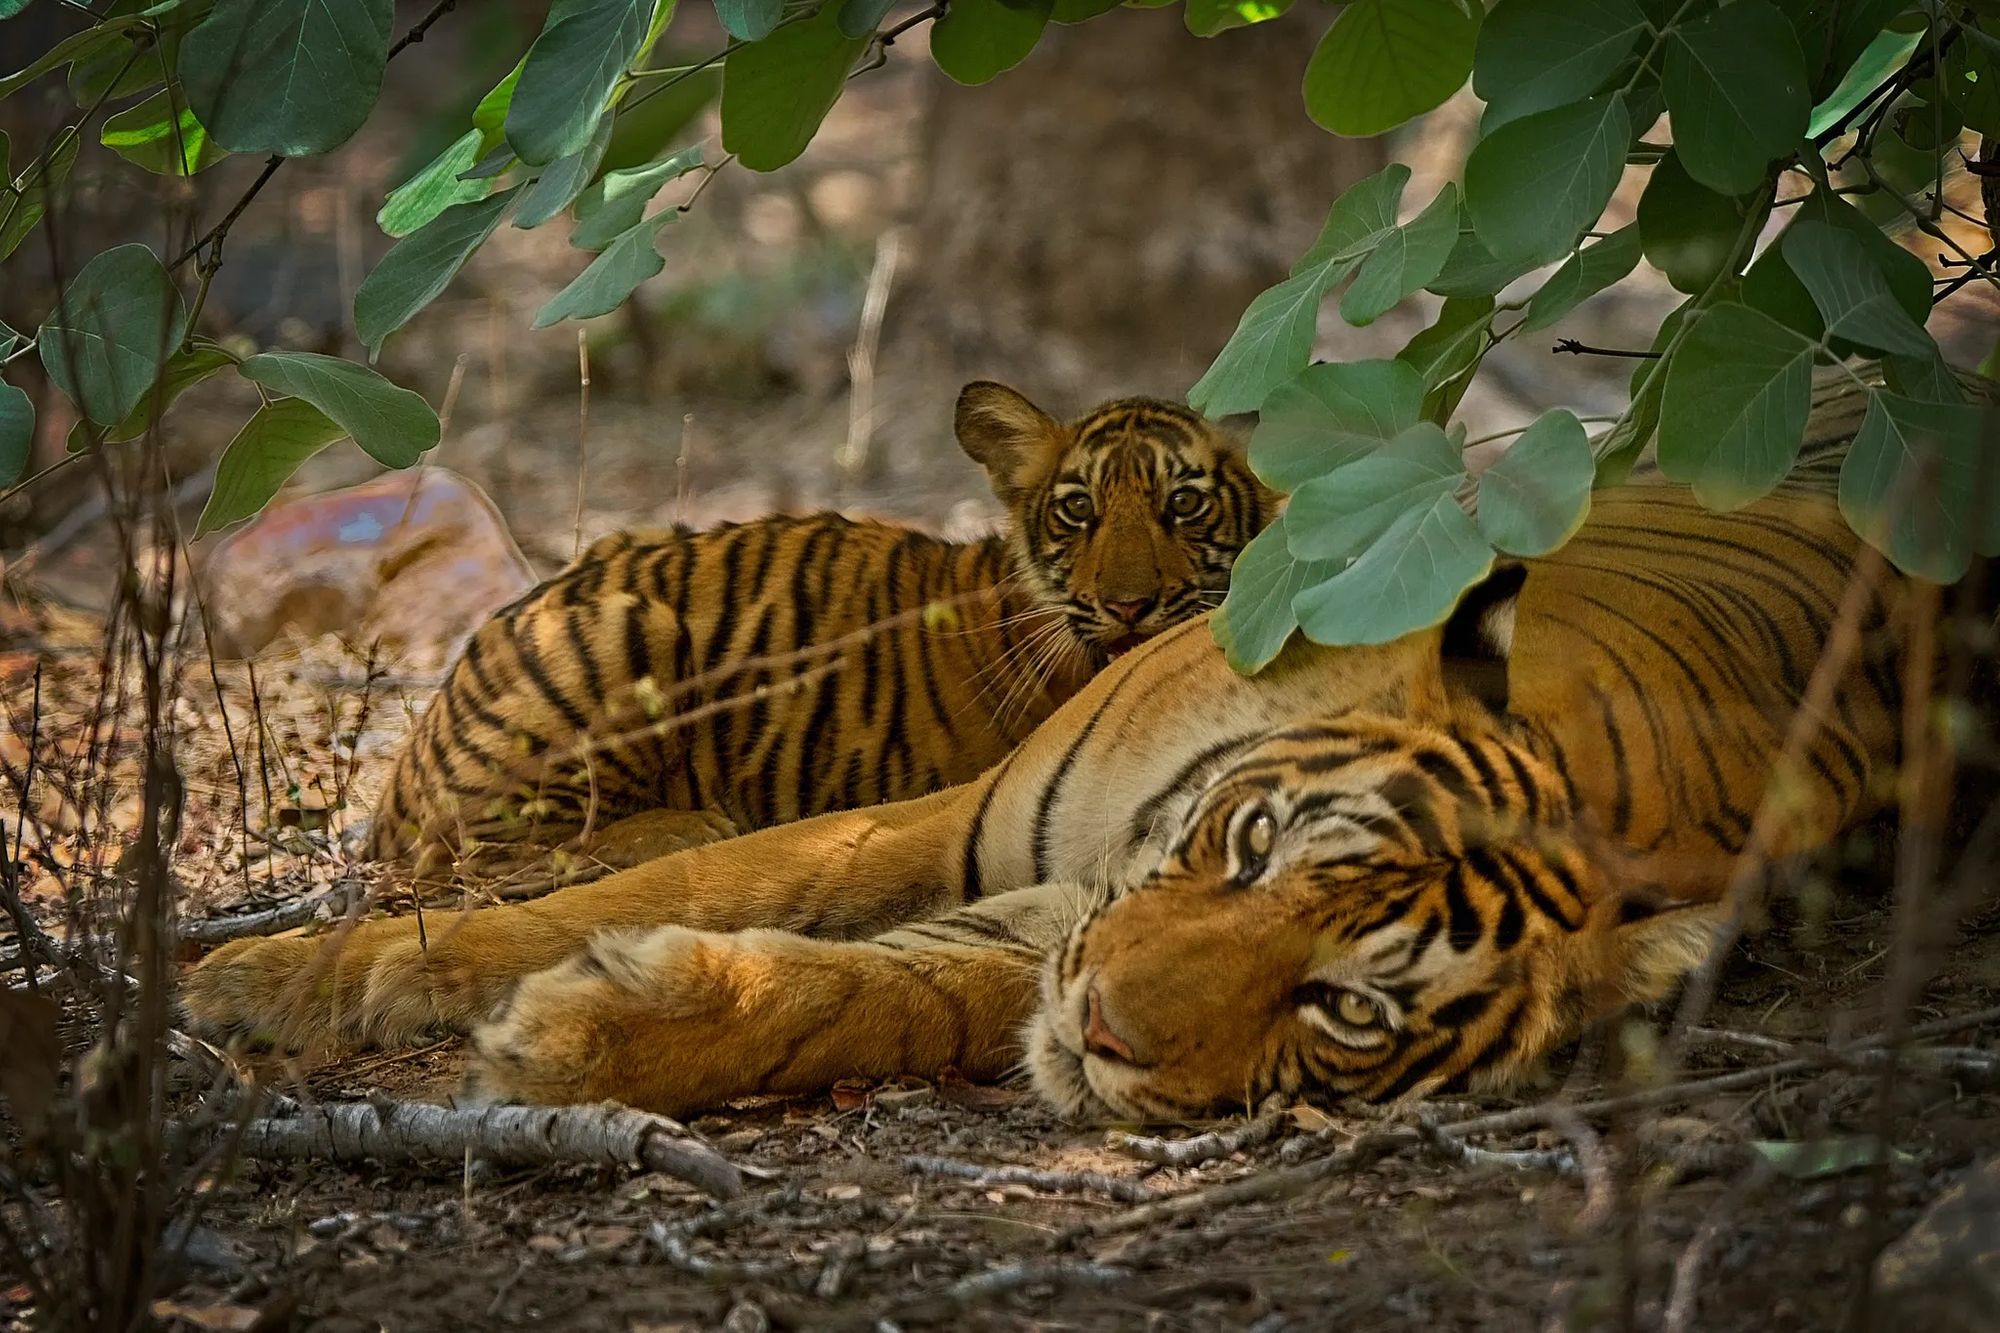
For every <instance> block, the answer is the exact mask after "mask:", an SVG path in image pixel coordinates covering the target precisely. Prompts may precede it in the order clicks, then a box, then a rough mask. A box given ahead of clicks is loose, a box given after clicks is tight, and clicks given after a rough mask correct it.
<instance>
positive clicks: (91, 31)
mask: <svg viewBox="0 0 2000 1333" xmlns="http://www.w3.org/2000/svg"><path fill="white" fill-rule="evenodd" d="M138 26H139V20H138V19H137V17H126V18H122V19H105V20H103V21H102V22H99V23H95V24H92V25H91V26H90V27H88V28H85V29H84V30H83V31H82V32H77V33H71V34H70V35H69V36H67V37H65V38H63V39H62V40H61V41H59V42H57V43H56V44H55V45H54V46H51V47H50V48H49V49H48V50H46V51H44V52H42V54H41V55H40V56H38V57H36V58H35V59H34V60H32V61H30V62H29V63H28V64H26V65H24V66H23V67H21V68H20V69H18V70H15V71H14V72H13V73H12V74H9V75H8V76H7V77H6V78H4V79H0V98H6V97H11V96H13V95H14V94H15V93H16V92H19V91H20V90H21V89H23V88H25V87H27V86H28V85H29V84H31V83H33V82H34V81H35V80H36V79H39V78H41V77H42V76H43V75H44V74H48V73H50V72H52V71H54V70H59V69H61V68H62V67H63V66H64V65H67V64H69V63H70V62H71V61H72V60H82V59H84V58H85V57H87V56H90V55H92V54H94V53H96V52H98V51H102V50H104V49H105V48H106V47H109V46H111V45H112V44H113V43H115V42H117V41H118V39H119V38H120V37H122V36H123V35H124V34H125V33H127V32H129V31H131V30H132V29H133V28H136V27H138Z"/></svg>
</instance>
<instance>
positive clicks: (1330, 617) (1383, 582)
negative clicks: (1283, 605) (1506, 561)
mask: <svg viewBox="0 0 2000 1333" xmlns="http://www.w3.org/2000/svg"><path fill="white" fill-rule="evenodd" d="M1492 568H1493V548H1492V547H1490V546H1488V545H1487V544H1486V540H1485V539H1484V538H1483V537H1481V536H1480V535H1479V529H1477V528H1475V527H1474V526H1473V525H1472V520H1471V519H1469V518H1467V517H1466V515H1465V511H1464V510H1463V509H1461V508H1459V506H1458V501H1457V500H1455V499H1453V498H1452V497H1451V496H1449V495H1440V496H1438V497H1437V498H1436V499H1435V500H1432V501H1431V502H1430V503H1429V504H1427V505H1425V506H1423V507H1422V508H1419V509H1413V510H1410V511H1409V512H1407V513H1405V514H1404V515H1403V516H1402V517H1401V518H1399V519H1397V520H1396V521H1395V523H1393V524H1391V525H1390V527H1389V530H1388V531H1386V532H1384V533H1383V534H1382V536H1381V537H1380V538H1379V539H1378V540H1377V541H1376V542H1375V544H1374V545H1372V546H1370V547H1369V548H1368V549H1367V551H1365V552H1363V553H1362V555H1361V558H1360V559H1358V560H1356V561H1355V562H1354V563H1353V564H1351V565H1349V566H1348V567H1347V568H1346V569H1343V570H1341V571H1340V572H1339V573H1338V574H1335V575H1334V576H1333V577H1332V578H1329V579H1327V580H1325V581H1324V582H1321V583H1318V584H1316V585H1313V586H1311V587H1308V588H1306V589H1305V590H1304V591H1302V592H1300V593H1299V594H1298V595H1297V596H1296V597H1294V598H1293V599H1292V610H1293V613H1294V614H1296V615H1297V616H1298V620H1299V628H1300V629H1302V630H1304V631H1305V635H1306V637H1307V638H1308V639H1311V640H1312V641H1313V642H1314V643H1320V644H1326V645H1329V646H1332V647H1349V646H1355V645H1361V644H1374V643H1388V642H1389V641H1391V640H1392V639H1399V638H1401V637H1402V636H1403V635H1405V634H1410V633H1413V632H1415V631H1417V630H1420V629H1426V628H1428V627H1430V626H1432V625H1436V624H1439V623H1440V622H1442V621H1443V620H1444V618H1445V617H1446V616H1448V615H1450V614H1451V609H1452V608H1453V607H1454V606H1456V605H1457V604H1458V598H1459V595H1460V594H1461V593H1463V592H1464V591H1465V590H1466V589H1467V588H1469V587H1471V586H1472V585H1473V584H1474V583H1477V582H1478V581H1479V580H1480V579H1482V578H1484V577H1485V576H1486V573H1487V571H1489V570H1491V569H1492Z"/></svg>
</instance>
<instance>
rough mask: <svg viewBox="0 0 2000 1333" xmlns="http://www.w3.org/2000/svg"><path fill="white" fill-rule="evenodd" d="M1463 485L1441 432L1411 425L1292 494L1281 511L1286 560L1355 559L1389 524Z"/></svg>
mask: <svg viewBox="0 0 2000 1333" xmlns="http://www.w3.org/2000/svg"><path fill="white" fill-rule="evenodd" d="M1464 480H1465V460H1464V458H1463V457H1462V456H1461V455H1460V454H1459V451H1458V450H1457V449H1456V448H1455V447H1453V445H1452V442H1451V440H1450V438H1449V437H1448V436H1446V435H1445V433H1444V430H1443V428H1441V427H1439V426H1437V425H1435V424H1433V423H1432V422H1428V421H1423V422H1419V423H1417V424H1416V425H1414V426H1411V427H1410V428H1409V429H1408V430H1405V431H1403V432H1402V433H1401V434H1399V435H1397V436H1396V438H1395V439H1393V440H1390V441H1389V442H1388V443H1386V444H1384V445H1382V446H1380V447H1379V448H1377V449H1376V450H1374V451H1373V452H1372V453H1369V454H1366V455H1364V456H1363V457H1361V458H1357V459H1355V460H1354V461H1353V462H1351V463H1348V464H1345V465H1344V466H1341V467H1338V468H1336V469H1334V470H1333V471H1332V472H1329V473H1327V474H1326V475H1325V476H1323V477H1315V478H1314V479H1313V480H1311V481H1308V482H1306V483H1305V484H1304V485H1303V486H1300V487H1299V488H1298V490H1297V491H1295V492H1293V494H1292V499H1291V503H1290V504H1288V505H1286V506H1285V517H1286V518H1287V519H1289V520H1290V521H1289V522H1288V523H1287V524H1286V529H1285V530H1286V533H1287V535H1288V540H1289V542H1290V545H1291V551H1292V558H1293V559H1295V560H1341V559H1346V558H1348V557H1351V556H1356V555H1359V554H1360V553H1361V552H1362V551H1363V550H1364V549H1366V548H1367V546H1368V544H1369V543H1370V542H1372V541H1374V540H1375V539H1376V538H1378V537H1380V536H1381V535H1382V534H1383V533H1384V532H1386V531H1387V530H1388V529H1389V527H1390V525H1392V524H1393V523H1395V521H1396V520H1397V519H1399V518H1401V517H1403V515H1405V514H1407V513H1410V512H1412V511H1414V510H1417V509H1420V508H1422V507H1424V506H1426V505H1429V504H1430V503H1431V501H1433V500H1435V499H1437V498H1438V497H1439V496H1450V495H1452V494H1454V493H1455V492H1456V491H1457V489H1458V485H1459V483H1460V482H1462V481H1464Z"/></svg>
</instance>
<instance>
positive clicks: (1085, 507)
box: [1056, 491, 1092, 524]
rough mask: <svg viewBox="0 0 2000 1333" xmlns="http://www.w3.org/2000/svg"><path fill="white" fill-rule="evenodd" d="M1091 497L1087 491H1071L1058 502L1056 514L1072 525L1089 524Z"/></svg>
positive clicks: (1059, 498) (1058, 499)
mask: <svg viewBox="0 0 2000 1333" xmlns="http://www.w3.org/2000/svg"><path fill="white" fill-rule="evenodd" d="M1091 508H1092V506H1091V503H1090V495H1089V493H1088V492H1085V491H1071V492H1070V493H1069V494H1067V495H1064V496H1060V497H1058V498H1057V500H1056V512H1057V513H1058V514H1061V515H1062V516H1063V518H1064V519H1065V520H1067V521H1068V522H1071V523H1078V524H1081V523H1088V522H1090V514H1091Z"/></svg>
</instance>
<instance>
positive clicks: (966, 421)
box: [952, 380, 1063, 504]
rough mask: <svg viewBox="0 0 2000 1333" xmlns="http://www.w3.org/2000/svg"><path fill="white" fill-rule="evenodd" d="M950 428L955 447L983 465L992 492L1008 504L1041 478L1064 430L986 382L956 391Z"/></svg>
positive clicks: (1003, 388)
mask: <svg viewBox="0 0 2000 1333" xmlns="http://www.w3.org/2000/svg"><path fill="white" fill-rule="evenodd" d="M952 428H953V430H954V431H955V432H956V434H957V435H958V446H959V448H961V449H963V450H965V452H966V453H967V454H969V455H971V456H972V460H973V461H974V462H975V463H978V464H979V465H980V466H981V467H983V468H985V469H986V475H987V477H988V478H989V479H990V480H991V481H992V483H993V493H994V494H995V495H998V496H999V497H1000V498H1001V499H1002V500H1004V501H1006V502H1007V503H1009V504H1011V503H1013V501H1014V499H1015V497H1017V496H1018V495H1020V494H1021V492H1022V491H1024V490H1026V489H1028V488H1029V487H1030V486H1032V485H1034V484H1035V482H1036V481H1038V480H1039V479H1040V474H1041V472H1042V470H1043V469H1044V468H1046V467H1047V466H1048V458H1049V455H1050V454H1051V453H1052V452H1054V447H1055V446H1056V445H1057V444H1058V443H1059V442H1060V441H1061V440H1062V433H1063V428H1062V423H1061V422H1060V421H1057V420H1056V419H1055V418H1054V417H1052V416H1050V415H1049V414H1048V413H1046V412H1044V411H1042V409H1041V408H1039V407H1036V406H1035V405H1034V404H1033V403H1031V402H1029V401H1028V400H1027V399H1026V398H1024V397H1022V396H1021V395H1020V394H1019V393H1016V392H1015V391H1014V390H1012V389H1010V388H1008V387H1007V386H1006V385H1004V384H995V383H994V382H993V381H991V380H974V381H973V382H972V383H971V384H968V385H966V386H965V387H964V388H963V389H961V390H959V394H958V411H957V413H956V415H955V417H954V419H953V422H952Z"/></svg>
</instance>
